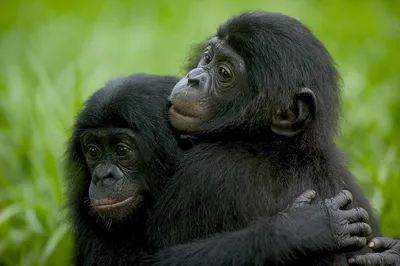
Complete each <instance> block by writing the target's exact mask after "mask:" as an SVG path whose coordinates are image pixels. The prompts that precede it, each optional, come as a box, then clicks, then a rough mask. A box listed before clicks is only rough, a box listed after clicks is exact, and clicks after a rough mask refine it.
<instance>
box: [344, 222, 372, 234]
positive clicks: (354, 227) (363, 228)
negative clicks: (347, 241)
mask: <svg viewBox="0 0 400 266" xmlns="http://www.w3.org/2000/svg"><path fill="white" fill-rule="evenodd" d="M346 231H347V233H348V234H350V235H352V236H369V235H370V234H371V233H372V228H371V226H370V225H369V224H367V223H352V224H350V225H348V227H347V229H346Z"/></svg>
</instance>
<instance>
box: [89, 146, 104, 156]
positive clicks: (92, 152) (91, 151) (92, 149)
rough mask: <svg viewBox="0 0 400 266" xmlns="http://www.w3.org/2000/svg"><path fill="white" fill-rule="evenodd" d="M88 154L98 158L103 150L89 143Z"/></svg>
mask: <svg viewBox="0 0 400 266" xmlns="http://www.w3.org/2000/svg"><path fill="white" fill-rule="evenodd" d="M86 150H87V154H88V155H89V157H91V158H97V157H99V156H100V154H101V152H100V150H99V148H97V147H96V146H94V145H88V146H87V148H86Z"/></svg>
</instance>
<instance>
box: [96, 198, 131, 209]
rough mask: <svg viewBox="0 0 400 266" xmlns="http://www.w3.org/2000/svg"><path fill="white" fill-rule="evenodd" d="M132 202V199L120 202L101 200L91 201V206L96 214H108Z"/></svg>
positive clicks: (107, 199)
mask: <svg viewBox="0 0 400 266" xmlns="http://www.w3.org/2000/svg"><path fill="white" fill-rule="evenodd" d="M132 200H133V197H128V198H126V199H124V200H122V201H116V200H112V199H109V198H105V199H101V200H93V201H92V206H93V208H95V209H96V210H97V211H98V212H108V211H111V210H114V209H116V208H121V207H124V206H126V205H128V204H129V203H130V202H131V201H132Z"/></svg>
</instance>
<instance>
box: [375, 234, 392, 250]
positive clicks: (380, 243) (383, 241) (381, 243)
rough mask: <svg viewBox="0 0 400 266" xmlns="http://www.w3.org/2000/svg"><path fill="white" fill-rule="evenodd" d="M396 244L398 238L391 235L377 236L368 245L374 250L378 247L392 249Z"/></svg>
mask: <svg viewBox="0 0 400 266" xmlns="http://www.w3.org/2000/svg"><path fill="white" fill-rule="evenodd" d="M394 244H396V240H393V239H392V238H390V237H375V238H373V239H372V240H371V241H370V242H369V243H368V246H369V247H370V248H372V249H374V250H377V249H390V248H391V247H393V245H394Z"/></svg>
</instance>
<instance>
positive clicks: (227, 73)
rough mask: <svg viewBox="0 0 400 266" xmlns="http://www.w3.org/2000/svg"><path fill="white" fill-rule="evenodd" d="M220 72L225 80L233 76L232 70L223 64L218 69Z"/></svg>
mask: <svg viewBox="0 0 400 266" xmlns="http://www.w3.org/2000/svg"><path fill="white" fill-rule="evenodd" d="M218 74H219V75H220V77H221V78H222V79H223V81H227V80H229V79H230V78H231V77H232V75H231V72H230V71H229V69H228V68H226V67H223V66H221V67H220V68H219V69H218Z"/></svg>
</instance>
